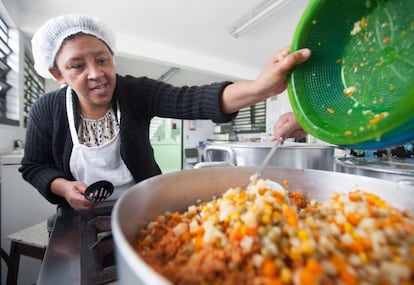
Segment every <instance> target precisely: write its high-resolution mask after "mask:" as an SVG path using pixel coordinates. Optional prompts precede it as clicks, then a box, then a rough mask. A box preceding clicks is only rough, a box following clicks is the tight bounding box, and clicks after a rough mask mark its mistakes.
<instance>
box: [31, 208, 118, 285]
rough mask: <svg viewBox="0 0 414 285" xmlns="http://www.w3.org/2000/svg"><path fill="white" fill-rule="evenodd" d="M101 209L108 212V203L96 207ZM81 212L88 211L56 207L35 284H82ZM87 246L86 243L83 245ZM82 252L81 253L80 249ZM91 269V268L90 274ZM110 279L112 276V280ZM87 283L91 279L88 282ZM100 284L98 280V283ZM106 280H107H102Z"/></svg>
mask: <svg viewBox="0 0 414 285" xmlns="http://www.w3.org/2000/svg"><path fill="white" fill-rule="evenodd" d="M104 207H106V208H105V209H109V213H108V210H105V213H108V215H110V213H111V210H112V205H111V206H108V205H105V204H102V206H101V207H100V208H98V209H94V210H92V213H93V212H94V211H99V209H101V210H102V209H104ZM84 214H87V215H91V212H90V211H89V212H87V213H86V212H84V213H82V212H77V211H74V210H73V209H70V208H58V210H57V215H56V220H55V223H54V226H53V230H52V233H51V236H50V240H49V245H48V247H47V249H46V253H45V257H44V259H43V263H42V266H41V269H40V273H39V277H38V280H37V283H36V284H38V285H49V284H50V285H52V284H53V285H56V284H59V285H66V284H67V285H73V284H85V281H83V279H84V276H81V275H82V274H83V273H82V270H81V264H82V262H81V259H82V258H84V256H81V255H82V254H81V252H83V251H82V240H83V239H85V237H84V236H82V235H83V234H84V233H85V229H84V228H83V226H82V219H84V218H82V217H84ZM87 246H88V247H89V245H87ZM83 254H85V253H84V252H83ZM93 273H94V272H92V274H93ZM112 281H113V280H112ZM89 284H91V283H89ZM101 284H102V283H101ZM106 284H108V283H106Z"/></svg>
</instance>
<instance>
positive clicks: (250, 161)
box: [204, 142, 335, 170]
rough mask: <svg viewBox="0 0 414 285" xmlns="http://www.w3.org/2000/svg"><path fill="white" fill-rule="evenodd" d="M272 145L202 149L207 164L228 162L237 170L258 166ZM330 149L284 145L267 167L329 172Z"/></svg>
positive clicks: (221, 145) (242, 144)
mask: <svg viewBox="0 0 414 285" xmlns="http://www.w3.org/2000/svg"><path fill="white" fill-rule="evenodd" d="M273 144H274V142H232V143H231V142H212V143H208V144H207V146H206V148H205V149H204V158H205V160H206V161H207V162H214V161H229V162H231V163H232V164H234V165H238V166H259V165H260V163H261V162H262V161H263V159H264V158H265V157H266V155H267V154H268V152H269V150H270V148H271V147H272V145H273ZM334 150H335V148H334V146H331V145H321V144H306V143H286V144H284V145H282V146H280V147H279V148H278V150H277V153H276V154H275V155H274V156H273V157H272V159H271V160H270V162H269V165H270V166H275V167H285V168H304V169H319V170H333V165H334V163H333V161H334Z"/></svg>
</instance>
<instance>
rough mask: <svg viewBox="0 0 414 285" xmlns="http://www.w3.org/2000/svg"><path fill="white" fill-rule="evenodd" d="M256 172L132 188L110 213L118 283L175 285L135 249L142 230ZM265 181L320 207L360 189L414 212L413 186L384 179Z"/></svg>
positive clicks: (166, 179)
mask: <svg viewBox="0 0 414 285" xmlns="http://www.w3.org/2000/svg"><path fill="white" fill-rule="evenodd" d="M255 171H256V168H255V167H243V166H239V167H227V168H224V167H218V168H203V169H191V170H185V171H181V172H175V173H168V174H164V175H159V176H155V177H153V178H150V179H147V180H145V181H142V182H140V183H138V184H136V185H134V186H133V187H131V188H130V189H129V190H128V191H127V192H126V193H124V194H123V195H122V196H121V197H120V198H119V199H118V201H117V202H116V204H115V206H114V209H113V212H112V221H111V226H112V232H113V237H114V242H115V257H116V266H117V271H118V282H119V284H125V285H127V284H151V285H157V284H163V285H164V284H171V283H169V282H168V281H167V280H166V279H164V278H163V277H162V276H160V275H159V274H158V273H156V272H155V271H154V270H153V269H152V268H151V267H150V266H149V265H147V264H146V263H145V262H144V261H143V260H142V259H141V258H140V257H139V256H138V255H137V254H136V253H135V251H134V250H133V247H132V244H134V242H135V241H136V240H137V233H138V230H139V229H140V228H143V227H144V226H146V225H147V224H148V223H149V222H150V221H152V220H154V219H155V218H156V216H157V215H158V214H162V213H164V212H165V211H167V210H168V211H179V212H183V211H185V210H186V209H187V207H188V206H189V205H192V204H195V203H197V202H199V201H209V200H211V199H212V198H213V197H214V196H219V195H220V194H221V193H223V192H225V191H226V190H227V189H229V188H231V187H236V186H247V185H248V183H249V178H250V176H251V175H252V174H253V173H254V172H255ZM263 178H270V179H272V180H274V181H276V182H279V183H283V180H288V181H289V189H290V190H291V191H300V192H302V193H308V192H311V193H312V197H313V198H314V199H315V200H316V201H318V202H324V201H326V200H328V199H329V198H330V197H331V195H332V194H333V192H349V191H351V190H355V189H357V188H359V189H361V190H364V191H369V192H371V193H375V194H377V195H379V196H380V197H382V198H383V199H385V200H386V201H388V203H390V204H392V205H394V206H396V207H398V208H400V209H404V210H409V211H411V212H412V211H414V187H412V186H408V185H405V184H399V183H397V182H390V181H385V180H382V179H377V178H372V177H365V176H360V175H353V174H347V173H337V172H330V171H323V170H308V169H305V170H300V169H286V168H268V169H266V170H265V171H264V172H263Z"/></svg>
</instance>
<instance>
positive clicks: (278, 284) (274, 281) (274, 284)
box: [267, 278, 283, 285]
mask: <svg viewBox="0 0 414 285" xmlns="http://www.w3.org/2000/svg"><path fill="white" fill-rule="evenodd" d="M267 285H283V282H282V281H281V280H280V279H279V278H269V280H268V281H267Z"/></svg>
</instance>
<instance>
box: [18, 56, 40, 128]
mask: <svg viewBox="0 0 414 285" xmlns="http://www.w3.org/2000/svg"><path fill="white" fill-rule="evenodd" d="M23 76H24V103H23V104H24V107H23V123H24V126H25V127H26V126H27V120H28V118H29V111H30V107H31V106H32V105H33V103H34V102H35V101H36V100H37V99H38V98H39V97H40V95H42V94H43V93H44V91H45V80H44V79H43V78H42V77H41V76H40V75H38V74H37V72H36V71H35V69H34V63H33V61H32V59H31V57H30V56H29V53H28V52H27V51H26V52H25V54H24V68H23Z"/></svg>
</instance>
